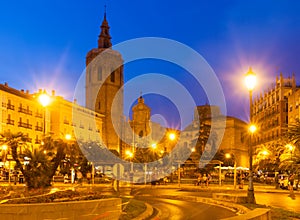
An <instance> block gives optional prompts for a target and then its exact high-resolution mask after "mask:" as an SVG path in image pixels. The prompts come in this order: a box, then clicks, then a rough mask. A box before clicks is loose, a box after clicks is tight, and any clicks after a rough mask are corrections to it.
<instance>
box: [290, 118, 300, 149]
mask: <svg viewBox="0 0 300 220" xmlns="http://www.w3.org/2000/svg"><path fill="white" fill-rule="evenodd" d="M287 136H288V139H289V141H290V142H291V143H293V144H295V145H296V146H298V148H299V143H300V122H299V121H297V122H296V123H293V124H290V125H289V126H288V132H287Z"/></svg>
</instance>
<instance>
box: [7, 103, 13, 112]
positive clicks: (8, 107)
mask: <svg viewBox="0 0 300 220" xmlns="http://www.w3.org/2000/svg"><path fill="white" fill-rule="evenodd" d="M6 108H7V109H10V110H15V106H14V105H12V104H10V103H7V107H6Z"/></svg>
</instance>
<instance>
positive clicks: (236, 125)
mask: <svg viewBox="0 0 300 220" xmlns="http://www.w3.org/2000/svg"><path fill="white" fill-rule="evenodd" d="M212 116H213V117H215V122H216V124H217V125H216V127H215V128H216V130H215V131H211V130H210V126H211V117H212ZM224 121H225V123H223V122H224ZM199 123H200V125H199ZM219 129H220V130H223V129H224V131H225V132H224V136H223V137H222V140H221V142H220V145H219V146H213V145H214V144H213V143H208V142H207V138H208V135H220V134H219V133H220V132H219V131H218V130H219ZM246 129H247V124H246V123H245V122H244V121H242V120H240V119H238V118H235V117H230V116H224V115H222V113H221V111H220V108H219V107H218V106H210V105H202V106H197V107H196V108H195V111H194V121H193V122H192V123H191V124H190V125H189V126H187V128H186V129H184V131H183V132H181V135H180V139H181V142H183V143H184V145H185V146H187V147H188V148H189V149H191V150H192V152H193V153H192V154H191V158H192V161H194V163H197V164H198V163H199V158H200V157H201V155H202V153H203V152H204V151H205V150H206V151H207V150H208V151H210V150H211V149H209V148H212V147H216V148H217V150H218V151H221V150H222V151H223V152H224V153H230V154H232V155H234V158H235V160H236V163H237V166H241V167H248V166H249V155H248V145H247V141H246V139H245V134H246ZM212 132H214V134H212ZM212 139H213V138H212ZM207 144H208V145H207ZM223 159H224V160H225V158H223Z"/></svg>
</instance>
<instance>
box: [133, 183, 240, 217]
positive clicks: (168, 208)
mask: <svg viewBox="0 0 300 220" xmlns="http://www.w3.org/2000/svg"><path fill="white" fill-rule="evenodd" d="M170 193H172V195H175V194H176V190H174V189H173V190H172V189H157V188H153V189H151V188H143V189H139V190H137V191H136V192H135V196H134V197H135V199H138V200H142V201H145V202H147V203H149V204H150V205H152V207H154V208H155V209H157V210H159V212H160V214H159V219H160V220H161V219H162V220H163V219H172V220H180V219H221V218H226V217H232V216H235V213H234V212H233V211H231V210H229V209H226V208H223V207H220V206H214V205H209V204H204V203H199V202H192V201H182V200H174V199H166V198H159V197H156V196H159V195H169V194H170Z"/></svg>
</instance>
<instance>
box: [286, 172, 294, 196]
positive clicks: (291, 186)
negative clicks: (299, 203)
mask: <svg viewBox="0 0 300 220" xmlns="http://www.w3.org/2000/svg"><path fill="white" fill-rule="evenodd" d="M288 180H289V190H290V197H292V198H294V197H295V193H294V181H295V174H294V173H291V174H290V175H289V179H288Z"/></svg>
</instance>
